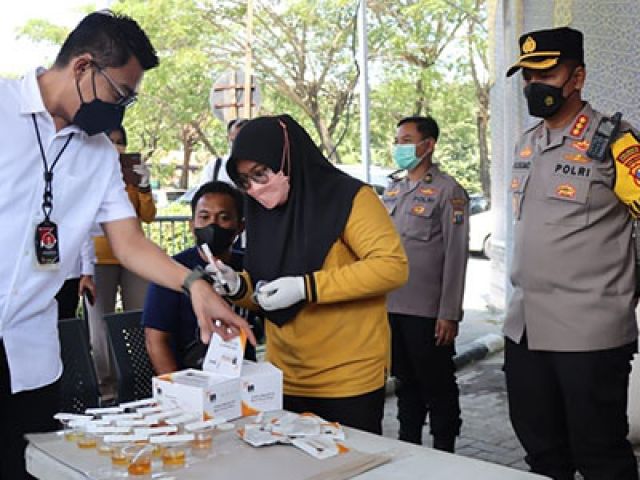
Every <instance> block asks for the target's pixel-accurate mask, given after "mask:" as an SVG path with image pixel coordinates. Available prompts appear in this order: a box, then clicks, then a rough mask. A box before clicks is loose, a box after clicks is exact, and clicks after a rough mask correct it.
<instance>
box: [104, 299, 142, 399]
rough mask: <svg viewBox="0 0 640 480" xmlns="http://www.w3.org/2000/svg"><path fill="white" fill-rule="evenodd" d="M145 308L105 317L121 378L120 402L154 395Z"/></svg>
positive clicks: (117, 371) (118, 374)
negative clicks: (143, 316) (145, 330)
mask: <svg viewBox="0 0 640 480" xmlns="http://www.w3.org/2000/svg"><path fill="white" fill-rule="evenodd" d="M141 319H142V310H131V311H128V312H121V313H112V314H109V315H105V316H104V320H105V322H106V324H107V332H108V335H109V345H110V346H111V353H112V354H113V359H114V363H115V369H116V375H117V377H118V402H119V403H122V402H130V401H133V400H140V399H143V398H149V397H151V377H153V375H154V373H153V367H152V366H151V361H150V360H149V355H148V354H147V347H146V346H145V342H144V329H143V327H142V324H141Z"/></svg>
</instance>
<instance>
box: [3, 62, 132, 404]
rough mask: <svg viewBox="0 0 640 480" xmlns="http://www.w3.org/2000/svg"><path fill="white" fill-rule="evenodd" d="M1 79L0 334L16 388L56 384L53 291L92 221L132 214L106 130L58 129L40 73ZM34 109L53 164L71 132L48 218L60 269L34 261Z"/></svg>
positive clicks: (37, 160)
mask: <svg viewBox="0 0 640 480" xmlns="http://www.w3.org/2000/svg"><path fill="white" fill-rule="evenodd" d="M43 71H44V70H43V69H40V70H38V71H35V70H34V71H32V72H30V73H28V74H27V75H25V76H24V77H23V78H22V79H16V80H0V98H2V102H0V144H1V145H2V151H1V153H0V170H2V172H3V175H2V177H0V191H2V192H3V195H2V197H1V198H0V225H2V227H1V228H0V246H2V252H3V255H2V257H1V258H0V265H1V271H2V275H1V276H0V337H2V341H3V343H4V348H5V350H6V354H7V361H8V364H9V369H10V373H11V390H12V392H13V393H17V392H20V391H23V390H32V389H36V388H39V387H43V386H45V385H49V384H51V383H53V382H54V381H55V380H56V379H57V378H58V377H59V376H60V374H61V373H62V362H61V360H60V343H59V341H58V328H57V321H58V312H57V307H56V302H55V300H54V296H55V294H56V292H57V291H58V290H59V289H60V287H61V286H62V284H63V282H64V280H65V278H67V277H68V276H69V274H71V273H72V270H73V269H74V268H75V264H76V260H77V258H78V255H79V253H80V251H81V248H82V245H83V243H84V242H85V241H86V239H87V238H89V235H90V232H91V230H92V228H93V226H94V223H103V222H110V221H114V220H118V219H122V218H126V217H135V212H134V211H133V208H132V206H131V203H130V202H129V199H128V197H127V194H126V193H125V190H124V183H123V182H122V173H121V171H120V162H119V161H118V154H117V152H116V151H115V149H114V148H113V145H112V144H111V142H110V141H109V139H108V138H107V136H106V135H103V134H99V135H94V136H91V137H89V136H87V135H86V134H85V133H84V132H82V131H81V130H80V129H79V128H78V127H76V126H75V125H69V126H66V127H64V128H62V129H61V130H59V131H56V129H55V125H54V123H53V119H52V118H51V115H50V114H49V113H48V112H47V110H46V108H45V106H44V103H43V101H42V96H41V94H40V89H39V86H38V81H37V75H38V74H39V73H42V72H43ZM32 114H35V116H36V119H37V122H38V128H39V130H40V135H41V138H42V146H43V148H44V151H45V155H46V157H47V161H48V163H49V166H51V164H52V162H53V161H54V159H55V158H56V156H57V154H58V152H59V151H60V149H61V148H62V146H63V145H64V143H65V141H66V140H67V139H68V138H69V135H70V134H71V133H73V134H74V136H73V138H72V139H71V141H70V143H69V145H68V147H67V148H66V150H65V151H64V153H63V154H62V156H61V157H60V160H59V161H58V164H57V165H56V166H55V169H54V170H53V184H52V190H53V210H52V213H51V220H52V221H54V222H55V223H56V224H57V225H58V236H59V248H60V264H59V269H57V270H53V271H42V270H39V269H37V268H36V267H35V263H36V260H35V254H34V237H35V225H36V224H37V223H38V222H41V221H42V219H43V214H42V195H43V192H44V175H43V168H44V167H43V164H42V157H41V155H40V149H39V147H38V141H37V139H36V133H35V129H34V125H33V119H32Z"/></svg>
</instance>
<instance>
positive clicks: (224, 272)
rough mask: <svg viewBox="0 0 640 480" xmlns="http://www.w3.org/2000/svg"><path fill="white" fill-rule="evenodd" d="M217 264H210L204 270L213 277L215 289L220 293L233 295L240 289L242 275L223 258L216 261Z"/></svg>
mask: <svg viewBox="0 0 640 480" xmlns="http://www.w3.org/2000/svg"><path fill="white" fill-rule="evenodd" d="M215 263H216V264H215V266H213V265H211V264H208V265H207V266H206V267H204V270H205V271H206V272H207V273H209V274H211V277H212V278H213V289H214V290H215V291H216V293H217V294H218V295H228V296H231V297H233V296H234V295H235V294H236V293H238V290H240V285H241V280H240V275H238V272H236V271H235V270H234V269H233V268H231V267H230V266H229V265H226V264H225V263H224V262H223V261H221V260H216V261H215Z"/></svg>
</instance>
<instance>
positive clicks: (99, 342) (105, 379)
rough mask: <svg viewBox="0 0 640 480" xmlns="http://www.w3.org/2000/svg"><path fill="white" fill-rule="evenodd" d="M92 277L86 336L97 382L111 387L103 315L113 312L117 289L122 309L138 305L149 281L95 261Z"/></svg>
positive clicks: (111, 375)
mask: <svg viewBox="0 0 640 480" xmlns="http://www.w3.org/2000/svg"><path fill="white" fill-rule="evenodd" d="M94 281H95V283H96V293H97V294H96V300H95V304H94V305H93V306H91V305H88V306H87V313H88V319H89V338H90V340H91V349H92V352H93V361H94V362H95V365H96V373H97V375H98V382H99V383H100V385H101V388H102V387H104V386H108V388H110V387H112V386H113V384H114V383H115V371H114V367H113V362H112V360H111V354H110V352H109V341H108V338H107V326H106V323H105V321H104V315H105V314H109V313H113V312H115V310H116V298H117V294H118V293H119V294H120V299H121V301H122V310H123V311H127V310H138V309H141V308H142V307H143V306H144V297H145V295H146V293H147V286H148V282H147V281H146V280H144V279H143V278H141V277H139V276H138V275H136V274H134V273H132V272H130V271H129V270H127V269H126V268H124V267H123V266H122V265H96V272H95V277H94ZM109 384H110V385H109ZM102 393H104V391H103V392H102Z"/></svg>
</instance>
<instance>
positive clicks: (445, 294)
mask: <svg viewBox="0 0 640 480" xmlns="http://www.w3.org/2000/svg"><path fill="white" fill-rule="evenodd" d="M438 135H439V128H438V124H437V123H436V121H435V120H434V119H433V118H431V117H407V118H404V119H402V120H400V122H399V123H398V125H397V131H396V138H395V143H394V146H393V159H394V161H395V163H396V165H397V166H398V168H399V169H400V170H399V172H404V171H406V176H405V177H403V178H400V177H399V176H396V178H394V179H393V180H392V182H391V184H390V185H389V187H388V188H387V190H386V191H385V193H384V196H383V201H384V204H385V206H386V208H387V211H388V212H389V214H390V215H391V218H392V220H393V222H394V224H395V226H396V229H397V230H398V232H399V233H400V235H401V238H402V244H403V246H404V248H405V251H406V253H407V257H408V259H409V281H408V283H407V284H406V285H404V286H403V287H401V288H399V289H397V290H395V291H393V292H391V293H390V294H389V295H388V297H387V309H388V311H389V321H390V324H391V332H392V347H391V349H392V350H391V351H392V361H391V365H392V374H393V375H394V376H395V377H396V379H397V380H398V387H397V389H396V393H397V396H398V420H399V421H400V432H399V438H400V440H404V441H408V442H412V443H416V444H421V443H422V429H423V426H424V422H425V419H426V415H427V412H429V423H430V426H431V434H432V435H433V446H434V448H437V449H440V450H445V451H449V452H453V450H454V446H455V438H456V436H458V435H459V433H460V425H461V424H462V421H461V419H460V402H459V398H458V397H459V392H458V386H457V384H456V378H455V366H454V364H453V355H454V353H455V350H454V340H455V338H456V336H457V334H458V323H459V322H460V321H461V320H462V298H463V295H464V281H465V274H466V266H467V257H468V253H469V205H468V203H469V202H468V196H467V193H466V192H465V190H464V189H463V188H462V187H461V186H460V184H459V183H458V182H457V181H456V180H455V179H453V178H452V177H451V176H449V175H447V174H445V173H444V172H442V171H441V170H440V168H439V166H438V165H437V164H434V163H433V161H432V157H433V152H434V149H435V146H436V142H437V140H438Z"/></svg>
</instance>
